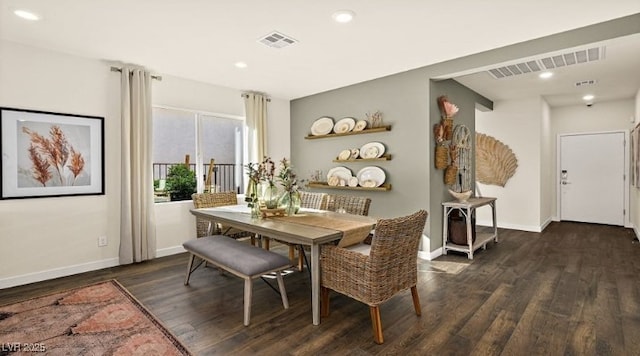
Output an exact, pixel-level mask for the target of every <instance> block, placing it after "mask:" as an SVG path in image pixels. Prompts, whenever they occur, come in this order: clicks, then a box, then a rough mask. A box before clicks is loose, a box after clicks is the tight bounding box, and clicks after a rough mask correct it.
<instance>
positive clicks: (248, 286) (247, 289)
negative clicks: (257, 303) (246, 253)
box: [244, 278, 253, 326]
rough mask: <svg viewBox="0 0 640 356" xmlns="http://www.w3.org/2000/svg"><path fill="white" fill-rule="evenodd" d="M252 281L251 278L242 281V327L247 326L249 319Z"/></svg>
mask: <svg viewBox="0 0 640 356" xmlns="http://www.w3.org/2000/svg"><path fill="white" fill-rule="evenodd" d="M252 286H253V281H252V280H251V278H245V279H244V326H249V319H250V318H251V294H252Z"/></svg>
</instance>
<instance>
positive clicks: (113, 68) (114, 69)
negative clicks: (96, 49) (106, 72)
mask: <svg viewBox="0 0 640 356" xmlns="http://www.w3.org/2000/svg"><path fill="white" fill-rule="evenodd" d="M111 71H112V72H120V73H122V68H118V67H111ZM151 79H155V80H157V81H160V82H161V81H162V76H160V75H153V74H152V75H151Z"/></svg>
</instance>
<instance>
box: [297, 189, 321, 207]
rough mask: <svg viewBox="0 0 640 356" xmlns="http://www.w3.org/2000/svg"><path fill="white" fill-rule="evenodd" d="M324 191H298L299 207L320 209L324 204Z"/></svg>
mask: <svg viewBox="0 0 640 356" xmlns="http://www.w3.org/2000/svg"><path fill="white" fill-rule="evenodd" d="M326 198H327V194H326V193H313V192H305V191H303V190H301V191H300V207H301V208H309V209H322V207H323V206H325V205H326V202H325V200H326Z"/></svg>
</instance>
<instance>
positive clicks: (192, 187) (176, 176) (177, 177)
mask: <svg viewBox="0 0 640 356" xmlns="http://www.w3.org/2000/svg"><path fill="white" fill-rule="evenodd" d="M166 189H167V191H169V194H170V196H171V200H172V201H173V200H189V199H191V194H193V193H195V192H196V174H195V173H194V172H193V171H192V170H191V169H189V166H187V165H185V164H176V165H174V166H171V168H169V172H168V173H167V183H166Z"/></svg>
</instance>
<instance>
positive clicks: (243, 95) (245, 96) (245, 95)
mask: <svg viewBox="0 0 640 356" xmlns="http://www.w3.org/2000/svg"><path fill="white" fill-rule="evenodd" d="M240 96H241V97H243V98H248V97H249V94H247V93H243V94H240ZM267 102H271V99H270V98H267Z"/></svg>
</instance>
